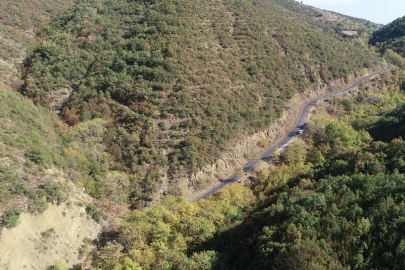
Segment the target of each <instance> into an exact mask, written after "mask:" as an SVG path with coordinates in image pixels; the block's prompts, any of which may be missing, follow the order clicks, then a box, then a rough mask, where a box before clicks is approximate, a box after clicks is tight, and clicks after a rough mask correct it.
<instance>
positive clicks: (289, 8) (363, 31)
mask: <svg viewBox="0 0 405 270" xmlns="http://www.w3.org/2000/svg"><path fill="white" fill-rule="evenodd" d="M255 2H257V3H259V4H261V5H263V6H265V7H267V8H268V9H271V10H277V13H278V14H282V15H283V16H285V17H287V18H290V19H292V20H296V21H299V22H301V23H306V24H308V25H310V26H311V27H313V28H316V29H320V30H322V31H324V32H325V33H327V34H329V35H331V36H334V37H347V36H348V35H347V34H345V33H344V31H356V32H357V34H358V36H361V37H366V38H367V37H369V36H370V35H371V34H372V33H373V31H374V30H375V29H376V28H377V25H376V24H375V23H372V22H370V21H368V20H364V19H359V18H355V17H351V16H347V15H343V14H340V13H337V12H333V11H327V10H321V9H318V8H315V7H312V6H308V5H305V4H301V3H300V2H299V1H293V0H273V1H268V0H255Z"/></svg>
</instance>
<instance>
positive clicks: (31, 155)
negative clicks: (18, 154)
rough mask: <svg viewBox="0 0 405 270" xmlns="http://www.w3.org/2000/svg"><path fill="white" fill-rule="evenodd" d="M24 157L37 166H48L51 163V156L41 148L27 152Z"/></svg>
mask: <svg viewBox="0 0 405 270" xmlns="http://www.w3.org/2000/svg"><path fill="white" fill-rule="evenodd" d="M25 156H26V157H27V158H28V159H29V160H30V161H32V162H35V163H36V164H38V165H43V166H48V165H50V164H51V163H52V161H53V159H52V155H51V154H50V153H49V152H48V151H46V150H45V149H43V148H40V147H37V148H34V149H31V150H29V151H28V152H27V153H26V154H25Z"/></svg>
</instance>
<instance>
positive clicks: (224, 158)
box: [179, 66, 384, 199]
mask: <svg viewBox="0 0 405 270" xmlns="http://www.w3.org/2000/svg"><path fill="white" fill-rule="evenodd" d="M382 68H384V67H383V66H377V67H375V68H374V70H375V71H377V70H381V69H382ZM372 72H373V71H370V73H372ZM361 77H362V76H360V77H358V78H356V79H354V80H353V81H352V82H349V83H347V82H345V81H344V80H343V79H339V80H334V81H330V82H329V83H328V84H327V85H325V84H323V83H322V82H320V81H318V82H315V83H313V84H312V87H311V88H310V89H307V91H305V92H304V93H301V94H296V95H295V96H294V97H293V98H292V99H291V100H290V101H289V103H288V104H287V109H286V110H285V111H284V113H283V115H282V117H281V118H280V119H278V120H277V121H275V122H273V123H272V124H271V125H270V126H269V127H267V128H266V129H264V130H262V131H260V132H257V133H255V134H253V135H251V136H249V137H247V138H245V139H240V140H235V141H234V142H233V147H230V148H228V151H226V152H223V153H222V155H221V156H220V158H219V159H218V160H217V162H215V163H213V164H210V165H207V166H205V168H204V169H202V170H201V171H199V172H198V173H196V174H192V175H189V176H188V177H182V178H180V179H179V182H180V183H184V182H186V183H188V194H185V195H186V197H187V198H188V199H191V198H194V197H196V196H198V195H200V194H202V193H203V192H205V191H206V190H207V189H209V188H212V187H214V186H216V185H217V184H218V183H219V182H220V181H223V180H225V179H226V178H227V177H228V176H230V175H232V174H233V173H234V172H235V171H236V170H237V169H238V168H239V167H240V166H243V165H245V164H246V163H247V162H248V161H249V160H251V159H252V158H254V157H255V156H258V155H259V154H261V153H262V152H263V151H264V150H265V149H267V148H268V147H269V146H271V145H274V144H275V143H276V142H277V141H278V140H279V139H281V138H282V137H284V136H285V135H286V134H288V132H290V130H291V129H292V127H293V126H294V125H295V122H296V119H297V118H298V115H299V113H300V112H301V109H302V107H303V106H304V105H305V104H306V102H308V101H310V100H312V99H314V98H316V97H319V96H323V95H325V94H328V93H332V92H336V91H339V90H341V89H344V88H346V87H347V86H349V85H351V84H352V83H353V82H354V81H356V80H357V79H359V78H361ZM263 141H266V142H268V144H267V145H266V146H265V147H263V146H261V144H262V142H263Z"/></svg>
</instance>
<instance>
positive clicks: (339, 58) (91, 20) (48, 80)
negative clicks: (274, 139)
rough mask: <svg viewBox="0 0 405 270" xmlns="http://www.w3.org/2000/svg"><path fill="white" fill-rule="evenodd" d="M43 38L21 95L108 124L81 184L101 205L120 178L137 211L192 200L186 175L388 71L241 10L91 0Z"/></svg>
mask: <svg viewBox="0 0 405 270" xmlns="http://www.w3.org/2000/svg"><path fill="white" fill-rule="evenodd" d="M276 4H277V3H273V5H276ZM279 8H282V7H279ZM40 38H41V39H42V41H41V44H40V46H39V47H38V48H37V49H35V50H34V51H33V52H32V53H31V55H30V56H29V58H28V59H27V60H26V61H25V64H24V68H23V76H24V77H23V79H24V85H23V89H22V92H23V93H24V94H25V95H27V96H28V97H30V98H32V99H33V100H34V102H35V103H36V104H40V105H42V106H44V107H49V108H51V107H53V108H55V110H56V111H59V112H60V115H61V116H62V117H63V118H64V120H65V121H66V122H67V123H68V124H69V125H71V126H74V125H77V124H78V123H80V122H87V121H98V122H100V123H101V122H102V123H103V125H104V126H105V127H107V129H106V131H105V132H104V133H103V134H99V135H98V136H100V148H97V149H92V150H91V151H89V153H77V155H80V156H81V158H83V159H87V160H90V159H92V160H94V161H95V163H93V162H90V163H91V164H92V165H91V168H92V169H91V170H90V171H88V173H89V178H88V180H86V181H85V183H84V185H85V187H86V189H87V190H88V191H89V192H90V194H92V195H93V196H95V197H96V198H98V197H100V196H102V195H103V193H102V191H101V188H100V181H99V180H98V179H103V178H105V174H106V172H108V171H110V170H114V171H119V172H122V173H124V174H126V175H128V176H129V177H133V178H134V179H135V180H134V181H135V182H136V183H138V185H137V187H136V188H135V189H133V190H131V191H130V192H129V194H126V195H123V196H124V198H123V200H124V201H131V202H132V203H133V204H135V205H138V204H139V203H141V202H142V201H144V200H153V194H155V193H156V192H157V191H158V190H159V189H162V188H163V190H165V192H166V193H168V194H173V195H185V194H187V192H188V191H187V190H184V188H183V189H181V188H179V187H178V186H179V183H176V181H177V180H176V179H177V178H178V176H179V174H188V173H193V172H197V171H199V170H200V169H202V168H203V167H204V165H206V164H210V163H212V162H214V161H215V160H216V159H217V158H218V157H220V155H221V154H220V153H221V152H224V151H226V150H227V149H228V147H229V146H230V145H232V140H234V139H236V138H241V137H242V136H244V135H247V134H253V133H255V132H257V131H259V130H260V129H262V128H264V127H265V126H268V125H269V124H270V123H271V122H272V121H274V120H275V119H277V118H278V117H280V115H281V114H282V113H283V111H284V109H285V104H286V102H287V101H288V100H289V99H290V98H291V97H292V96H293V95H294V94H296V93H302V92H304V91H305V89H308V88H309V87H311V85H312V84H314V83H315V84H318V83H322V82H324V83H327V82H328V81H329V80H333V79H337V78H345V79H346V80H347V81H350V80H351V76H352V74H356V75H360V74H363V73H364V72H365V68H371V67H373V66H374V65H377V64H379V62H380V59H379V56H378V55H377V54H375V53H374V51H373V50H369V49H368V48H367V47H365V46H363V45H364V44H362V43H361V42H357V41H353V42H352V41H345V40H338V39H335V38H333V37H331V36H329V35H327V34H325V33H323V32H322V31H319V30H316V29H313V28H312V27H309V26H308V25H307V24H305V23H301V22H299V21H294V20H292V19H288V18H285V17H284V16H281V15H278V14H277V12H275V10H273V9H271V8H263V7H262V6H261V5H258V4H255V3H252V2H249V1H241V0H235V1H205V0H202V1H197V2H195V1H189V0H176V1H163V2H155V1H153V0H151V1H125V0H120V1H115V2H111V1H91V0H88V1H84V2H80V3H78V4H76V5H75V6H73V7H72V8H69V9H67V10H65V11H64V12H62V13H60V14H59V15H58V16H55V17H54V18H53V20H52V23H51V24H50V25H49V26H46V27H44V28H43V30H42V31H41V33H40ZM97 119H98V120H97ZM101 146H102V147H101ZM92 151H96V154H95V153H93V152H92ZM93 155H103V156H105V158H104V159H102V160H100V159H93V158H92V156H93ZM89 166H90V165H89ZM166 176H167V177H168V179H169V182H166V180H165V179H167V178H166ZM187 185H188V183H183V185H182V186H187Z"/></svg>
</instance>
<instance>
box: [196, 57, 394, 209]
mask: <svg viewBox="0 0 405 270" xmlns="http://www.w3.org/2000/svg"><path fill="white" fill-rule="evenodd" d="M391 68H392V65H391V64H388V65H387V68H386V69H383V70H381V71H379V72H376V73H373V74H371V75H368V76H367V77H364V78H363V79H360V80H358V81H357V82H355V83H354V84H353V85H352V86H350V87H348V88H346V89H343V90H341V91H339V92H335V93H331V94H328V95H325V96H321V97H318V98H315V99H313V100H311V101H309V102H308V103H307V104H305V106H304V108H302V111H301V113H300V115H299V116H298V120H297V123H296V124H295V126H294V128H293V129H292V130H291V131H290V133H289V134H288V135H287V136H285V137H284V138H282V139H281V140H280V141H278V142H277V143H276V144H275V145H273V146H272V147H270V148H269V149H267V150H266V151H265V152H264V153H263V154H261V155H260V156H259V157H257V158H255V159H253V160H251V161H250V162H249V163H248V164H246V165H245V166H244V167H243V172H244V173H247V172H249V171H251V170H252V169H253V168H254V167H256V166H257V165H259V164H260V163H261V162H262V161H263V160H266V159H268V158H269V157H271V156H272V155H273V152H274V150H276V148H279V149H281V148H284V147H286V146H287V145H288V144H290V143H291V142H292V141H293V140H294V139H295V138H296V137H298V136H299V134H298V131H299V130H302V129H303V128H304V124H305V120H306V119H307V115H308V112H309V110H310V109H311V107H312V106H313V105H314V104H315V103H316V102H317V101H318V100H320V99H324V98H329V97H333V96H337V95H340V94H342V93H344V92H347V91H350V90H352V89H354V88H356V87H357V86H359V85H360V84H361V83H362V82H364V81H366V80H368V79H370V78H371V77H374V76H376V75H379V74H381V73H383V72H385V71H387V70H390V69H391ZM244 173H235V174H233V175H232V176H230V177H229V178H228V179H226V180H225V181H224V182H222V183H221V184H219V185H218V186H216V187H214V188H212V189H210V190H209V191H207V192H205V193H204V194H201V195H200V196H198V197H196V198H194V199H192V200H191V201H198V200H201V199H204V198H207V197H209V196H213V195H215V192H217V191H218V190H220V189H223V188H224V187H226V186H228V185H230V184H233V183H235V182H236V181H238V180H239V179H240V178H241V177H242V176H243V175H244Z"/></svg>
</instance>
